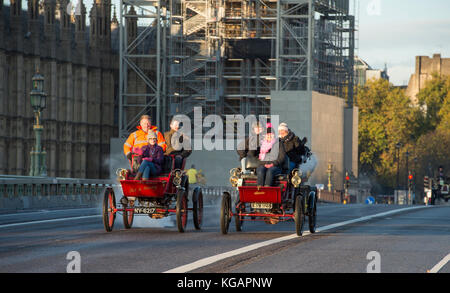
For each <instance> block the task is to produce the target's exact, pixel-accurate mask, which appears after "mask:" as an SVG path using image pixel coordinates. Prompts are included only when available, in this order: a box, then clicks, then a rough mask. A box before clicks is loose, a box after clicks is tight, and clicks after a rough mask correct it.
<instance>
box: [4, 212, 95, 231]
mask: <svg viewBox="0 0 450 293" xmlns="http://www.w3.org/2000/svg"><path fill="white" fill-rule="evenodd" d="M100 216H101V215H93V216H81V217H69V218H59V219H50V220H41V221H29V222H22V223H12V224H5V225H0V229H1V228H10V227H16V226H23V225H31V224H44V223H54V222H62V221H70V220H81V219H90V218H97V217H100Z"/></svg>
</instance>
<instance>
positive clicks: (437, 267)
mask: <svg viewBox="0 0 450 293" xmlns="http://www.w3.org/2000/svg"><path fill="white" fill-rule="evenodd" d="M449 261H450V253H449V254H447V256H445V257H444V258H443V259H442V260H441V261H440V262H438V263H437V264H436V265H435V266H434V267H433V268H432V269H431V270H428V271H427V272H428V273H434V274H435V273H437V272H439V271H440V270H441V269H442V268H443V267H444V266H445V265H446V264H447V263H448V262H449Z"/></svg>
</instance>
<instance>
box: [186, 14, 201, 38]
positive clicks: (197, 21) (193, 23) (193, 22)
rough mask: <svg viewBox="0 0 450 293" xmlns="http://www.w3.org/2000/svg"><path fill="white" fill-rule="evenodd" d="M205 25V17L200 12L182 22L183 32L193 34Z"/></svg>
mask: <svg viewBox="0 0 450 293" xmlns="http://www.w3.org/2000/svg"><path fill="white" fill-rule="evenodd" d="M205 25H206V23H205V17H204V16H202V15H200V14H196V15H195V16H193V17H191V18H189V19H188V20H186V21H185V22H184V34H185V35H190V34H193V33H195V32H197V31H199V30H201V29H202V28H204V27H205Z"/></svg>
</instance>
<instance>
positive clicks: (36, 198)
mask: <svg viewBox="0 0 450 293" xmlns="http://www.w3.org/2000/svg"><path fill="white" fill-rule="evenodd" d="M107 187H114V189H115V190H116V200H117V201H118V200H119V199H120V197H121V194H120V191H119V190H120V184H118V183H117V181H115V180H100V179H77V178H49V177H29V176H8V175H0V210H21V209H44V208H59V207H84V206H86V207H100V206H101V203H102V199H103V194H104V191H105V188H107ZM195 187H197V186H196V185H195V186H191V187H190V188H189V191H190V194H192V192H193V190H194V188H195ZM200 187H201V189H202V193H203V199H204V202H205V204H216V203H217V202H218V201H219V200H220V199H221V198H222V194H223V193H224V192H229V193H230V194H231V196H232V198H236V196H237V193H236V189H235V188H232V187H227V186H200ZM118 189H119V190H118Z"/></svg>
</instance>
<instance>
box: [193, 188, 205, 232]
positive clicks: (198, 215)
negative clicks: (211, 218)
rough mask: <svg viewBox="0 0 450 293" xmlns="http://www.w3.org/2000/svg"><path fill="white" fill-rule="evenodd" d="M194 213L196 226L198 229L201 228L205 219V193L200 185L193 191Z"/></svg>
mask: <svg viewBox="0 0 450 293" xmlns="http://www.w3.org/2000/svg"><path fill="white" fill-rule="evenodd" d="M192 214H193V218H194V227H195V229H196V230H200V229H201V227H202V220H203V193H202V189H201V188H200V187H196V188H195V189H194V193H192Z"/></svg>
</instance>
